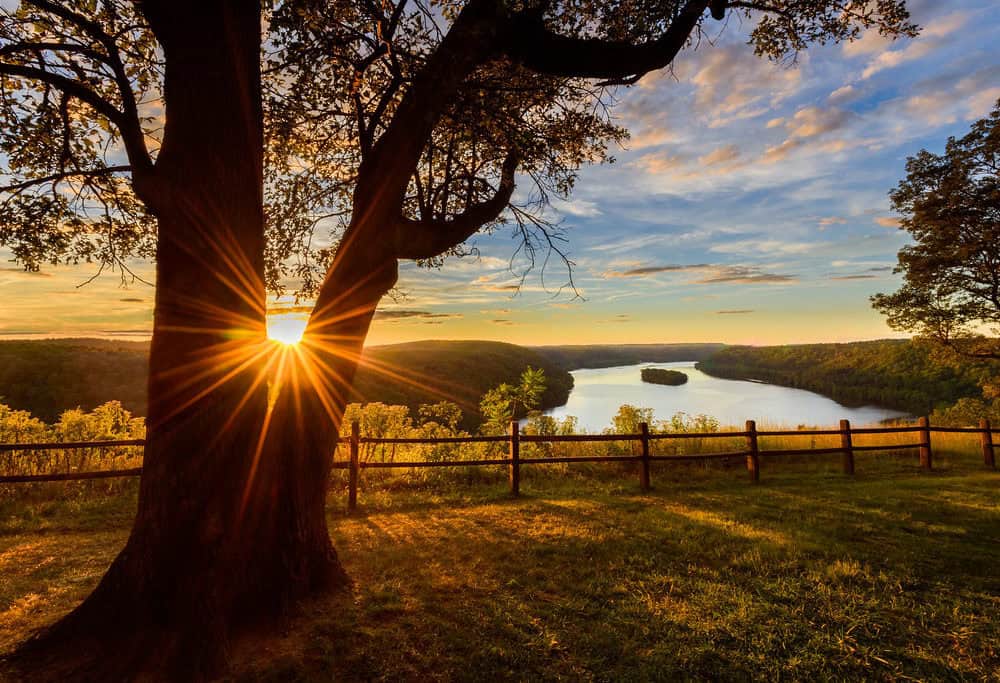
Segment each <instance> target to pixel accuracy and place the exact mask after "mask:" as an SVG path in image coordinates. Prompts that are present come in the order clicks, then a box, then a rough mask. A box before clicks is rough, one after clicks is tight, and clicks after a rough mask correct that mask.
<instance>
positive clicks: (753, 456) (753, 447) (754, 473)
mask: <svg viewBox="0 0 1000 683" xmlns="http://www.w3.org/2000/svg"><path fill="white" fill-rule="evenodd" d="M747 450H748V451H750V453H749V454H748V455H747V472H749V473H750V481H752V482H753V483H755V484H756V483H757V482H759V481H760V450H759V449H758V448H757V423H756V422H754V421H753V420H747Z"/></svg>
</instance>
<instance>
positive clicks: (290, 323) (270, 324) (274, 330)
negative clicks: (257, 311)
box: [267, 313, 309, 346]
mask: <svg viewBox="0 0 1000 683" xmlns="http://www.w3.org/2000/svg"><path fill="white" fill-rule="evenodd" d="M308 322H309V319H308V318H306V317H304V316H302V315H297V314H294V313H285V314H278V315H269V316H267V336H268V337H269V338H270V339H273V340H274V341H276V342H280V343H282V344H285V345H287V346H293V345H295V344H298V343H299V342H300V341H302V333H303V332H305V330H306V323H308Z"/></svg>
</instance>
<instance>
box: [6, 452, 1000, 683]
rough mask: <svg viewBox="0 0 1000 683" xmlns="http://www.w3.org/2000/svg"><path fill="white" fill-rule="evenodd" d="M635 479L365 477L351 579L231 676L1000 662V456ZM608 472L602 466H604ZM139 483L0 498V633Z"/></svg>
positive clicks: (543, 675) (758, 669) (808, 676)
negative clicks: (644, 486) (985, 465)
mask: <svg viewBox="0 0 1000 683" xmlns="http://www.w3.org/2000/svg"><path fill="white" fill-rule="evenodd" d="M873 457H874V456H868V457H867V458H864V457H862V456H859V458H858V472H859V473H858V475H857V476H856V477H855V478H853V479H848V478H845V477H844V476H843V475H840V474H839V473H838V472H837V466H836V463H835V462H833V461H831V462H830V463H829V464H827V465H821V466H812V465H810V466H804V465H788V466H785V467H780V468H779V467H771V468H770V469H768V465H767V464H766V463H765V465H764V468H763V469H762V477H763V481H762V482H761V484H760V485H758V486H753V485H750V484H749V483H748V482H747V481H746V477H745V472H743V471H742V470H741V469H739V468H733V469H721V468H712V469H704V468H701V467H697V466H690V467H689V466H674V467H672V468H671V469H670V470H669V472H668V471H666V470H665V469H664V468H657V469H654V486H655V490H654V491H653V492H651V493H649V494H641V493H639V492H638V490H637V486H636V481H635V479H634V477H633V476H631V475H629V476H622V477H620V478H613V477H611V476H604V477H595V476H576V475H574V474H572V473H565V472H564V473H563V474H561V475H559V476H553V475H552V474H551V473H549V474H544V473H541V472H537V471H535V472H532V471H527V472H523V473H522V476H523V481H522V491H523V495H522V497H521V498H520V499H518V500H513V499H510V498H509V497H508V496H507V494H506V493H505V490H504V487H503V485H502V483H501V482H500V481H499V480H497V479H493V480H492V482H490V481H485V482H483V481H478V482H476V483H463V480H461V478H458V479H456V480H455V481H453V482H451V483H450V484H448V483H447V482H438V483H437V484H435V485H434V486H428V485H426V484H425V485H422V486H420V487H407V486H401V485H398V484H397V485H395V486H394V487H387V486H381V487H378V488H376V489H370V490H363V491H362V495H361V509H359V511H358V512H357V513H355V514H353V515H350V516H348V515H347V514H346V513H345V512H344V510H343V497H342V496H341V495H340V492H336V493H335V494H332V495H331V499H330V521H331V532H332V534H333V536H334V540H335V544H336V546H337V548H338V549H339V550H340V552H341V554H342V557H343V560H344V562H345V564H346V566H347V568H348V571H349V572H350V574H351V576H352V577H353V579H354V583H353V586H351V588H350V589H349V590H347V591H344V592H341V593H339V594H335V595H332V596H328V597H324V598H322V599H320V600H318V601H316V602H314V603H312V604H310V605H308V606H307V607H305V608H304V609H303V610H302V613H301V614H299V615H297V616H296V617H295V618H294V619H292V620H291V621H290V622H289V623H288V624H287V625H286V628H285V629H284V630H283V632H282V634H281V635H280V636H277V637H268V638H265V637H263V636H260V637H252V638H250V639H249V640H248V641H247V642H246V643H244V644H242V646H240V647H238V648H237V649H236V651H235V656H234V670H233V672H232V674H231V675H232V678H233V679H235V680H274V681H286V680H331V679H338V680H373V679H374V680H399V679H409V680H494V679H519V680H526V679H531V680H537V679H570V680H615V681H619V680H651V679H678V678H712V679H718V678H722V679H746V678H765V679H776V678H785V679H799V680H815V679H856V678H861V677H865V678H882V679H907V678H912V679H970V680H982V679H991V678H992V679H994V680H995V677H996V671H998V670H1000V619H998V617H997V614H1000V474H998V473H996V472H985V471H983V470H982V466H981V464H980V463H979V462H978V461H977V460H976V459H975V458H974V457H971V456H969V457H952V458H948V457H941V458H939V459H938V461H937V462H936V466H937V467H938V468H939V469H938V470H936V471H935V472H932V473H921V472H919V471H918V470H917V469H916V468H915V467H913V463H912V459H910V460H905V461H904V460H897V459H889V458H887V459H884V460H883V461H882V463H881V464H878V465H874V464H872V458H873ZM609 467H611V466H609ZM132 505H134V497H132V496H130V495H118V496H115V497H111V498H107V499H100V498H96V499H95V498H92V497H91V498H83V499H78V500H76V501H66V500H61V501H60V500H49V501H40V502H34V503H25V502H24V501H23V500H22V501H19V502H13V501H8V502H7V503H4V504H3V505H2V506H0V651H4V650H7V649H9V648H10V647H12V646H13V645H15V644H16V643H17V642H19V641H20V640H21V639H23V638H24V637H25V636H26V635H27V633H28V632H29V631H30V629H31V628H33V627H36V626H38V625H41V624H45V623H47V622H49V621H51V620H52V619H54V618H56V617H57V616H59V615H60V614H62V613H63V612H65V611H66V610H67V609H69V608H70V607H72V605H73V604H75V603H76V602H77V601H79V600H80V599H81V598H82V597H83V596H84V595H85V594H86V593H87V591H88V590H89V589H90V588H91V587H92V586H93V585H94V583H95V582H96V581H97V579H98V578H99V577H100V574H101V572H102V571H103V569H104V568H105V566H106V565H107V563H108V562H109V561H110V560H111V558H112V557H113V555H114V553H115V552H116V551H117V549H118V548H119V547H120V546H121V545H122V543H123V542H124V541H125V538H126V535H127V530H128V524H129V515H130V511H131V506H132Z"/></svg>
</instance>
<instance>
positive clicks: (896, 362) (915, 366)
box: [697, 340, 997, 415]
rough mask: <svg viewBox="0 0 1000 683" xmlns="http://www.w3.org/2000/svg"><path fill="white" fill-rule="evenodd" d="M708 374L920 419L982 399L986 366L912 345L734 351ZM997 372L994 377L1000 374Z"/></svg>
mask: <svg viewBox="0 0 1000 683" xmlns="http://www.w3.org/2000/svg"><path fill="white" fill-rule="evenodd" d="M697 368H698V369H699V370H701V371H703V372H705V373H706V374H709V375H713V376H715V377H723V378H728V379H754V380H760V381H763V382H769V383H771V384H778V385H781V386H786V387H795V388H798V389H808V390H809V391H814V392H816V393H819V394H823V395H825V396H829V397H830V398H832V399H834V400H835V401H837V402H839V403H842V404H844V405H847V406H858V405H864V404H875V405H880V406H885V407H888V408H895V409H897V410H904V411H906V412H909V413H912V414H914V415H924V414H928V413H930V412H932V411H933V410H934V409H935V408H944V407H947V406H950V405H952V404H954V403H955V402H956V401H958V400H959V399H962V398H969V397H978V396H980V395H981V394H982V389H981V387H980V381H981V380H982V379H983V378H984V377H988V376H989V375H990V374H991V369H990V368H989V367H988V366H984V365H982V364H973V363H961V364H952V363H945V362H942V361H941V360H940V359H939V358H936V357H935V356H934V354H933V352H932V351H931V350H930V348H929V347H927V346H926V345H924V344H920V343H915V342H911V341H907V340H881V341H869V342H850V343H846V344H802V345H789V346H761V347H754V346H729V347H726V348H725V349H722V350H720V351H718V352H717V353H715V354H714V355H713V356H712V357H711V358H707V359H705V360H702V361H701V362H699V363H698V365H697ZM996 372H997V370H996V369H995V368H994V369H993V370H992V374H996Z"/></svg>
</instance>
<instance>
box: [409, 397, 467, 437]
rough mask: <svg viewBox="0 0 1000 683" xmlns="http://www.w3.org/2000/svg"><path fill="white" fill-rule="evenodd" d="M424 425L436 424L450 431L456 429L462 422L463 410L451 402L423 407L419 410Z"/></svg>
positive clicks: (441, 402)
mask: <svg viewBox="0 0 1000 683" xmlns="http://www.w3.org/2000/svg"><path fill="white" fill-rule="evenodd" d="M418 412H419V414H420V422H421V424H423V425H426V424H429V423H431V422H435V423H437V424H439V425H441V426H443V427H448V428H449V429H452V430H454V429H456V428H457V427H458V423H459V422H461V421H462V409H461V408H459V407H458V406H457V405H456V404H454V403H452V402H451V401H438V402H437V403H435V404H433V405H427V404H424V405H421V406H420V408H419V409H418Z"/></svg>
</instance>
